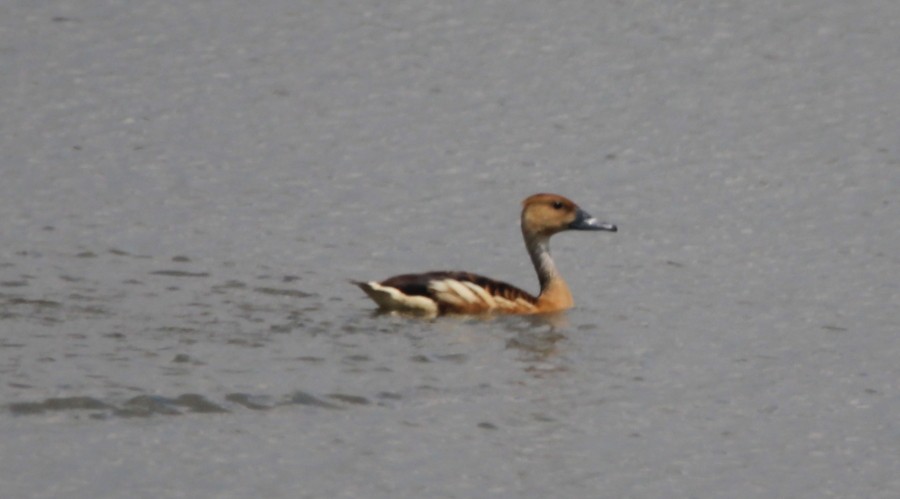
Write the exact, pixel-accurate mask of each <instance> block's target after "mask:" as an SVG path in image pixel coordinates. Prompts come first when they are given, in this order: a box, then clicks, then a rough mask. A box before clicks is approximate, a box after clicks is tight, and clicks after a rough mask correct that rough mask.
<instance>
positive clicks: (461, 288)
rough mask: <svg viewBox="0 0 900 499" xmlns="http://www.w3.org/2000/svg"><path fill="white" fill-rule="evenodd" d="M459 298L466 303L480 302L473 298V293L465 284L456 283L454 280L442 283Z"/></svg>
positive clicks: (475, 297)
mask: <svg viewBox="0 0 900 499" xmlns="http://www.w3.org/2000/svg"><path fill="white" fill-rule="evenodd" d="M444 282H446V283H447V286H449V287H450V288H451V289H452V290H453V291H454V292H455V293H456V294H457V295H459V297H460V298H462V299H463V300H465V301H466V302H468V303H479V302H481V300H480V299H479V298H478V297H477V296H475V293H473V292H472V290H470V289H469V288H468V287H466V285H465V284H463V283H461V282H459V281H457V280H456V279H447V280H446V281H444Z"/></svg>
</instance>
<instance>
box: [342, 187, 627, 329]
mask: <svg viewBox="0 0 900 499" xmlns="http://www.w3.org/2000/svg"><path fill="white" fill-rule="evenodd" d="M521 227H522V237H523V239H524V240H525V248H526V249H527V250H528V254H529V256H531V262H532V264H534V269H535V271H536V272H537V276H538V282H539V283H540V292H539V293H538V294H537V295H536V296H535V295H532V294H530V293H528V292H527V291H524V290H522V289H520V288H517V287H515V286H513V285H512V284H507V283H506V282H503V281H497V280H494V279H491V278H488V277H484V276H481V275H478V274H473V273H471V272H463V271H431V272H424V273H420V274H401V275H395V276H393V277H389V278H387V279H385V280H383V281H367V282H365V281H351V282H352V283H353V284H355V285H357V286H359V288H360V289H362V290H363V291H364V292H365V293H366V294H367V295H368V296H369V297H370V298H371V299H372V300H373V301H374V302H375V303H376V304H377V305H378V307H379V310H380V311H381V312H390V313H400V314H413V315H424V316H438V315H445V314H460V315H481V314H493V313H499V314H546V313H552V312H560V311H563V310H566V309H569V308H572V307H573V306H574V304H575V301H574V300H573V298H572V292H571V291H570V290H569V286H568V284H566V281H565V280H564V279H563V278H562V275H560V273H559V270H558V269H557V268H556V264H555V263H554V262H553V259H552V258H551V257H550V238H551V237H552V236H553V235H555V234H557V233H560V232H563V231H569V230H578V231H608V232H617V231H618V228H617V227H616V225H614V224H611V223H605V222H600V221H598V220H597V219H596V218H594V217H593V216H591V215H590V214H588V213H587V212H586V211H584V210H582V209H581V208H580V207H579V206H578V205H577V204H575V203H574V202H573V201H572V200H570V199H568V198H566V197H564V196H561V195H559V194H549V193H538V194H533V195H531V196H528V197H527V198H525V200H524V201H522V214H521Z"/></svg>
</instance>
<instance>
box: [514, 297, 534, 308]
mask: <svg viewBox="0 0 900 499" xmlns="http://www.w3.org/2000/svg"><path fill="white" fill-rule="evenodd" d="M516 304H518V305H519V306H520V307H523V308H524V309H525V310H537V307H535V306H534V304H533V303H531V302H530V301H528V300H526V299H525V298H516Z"/></svg>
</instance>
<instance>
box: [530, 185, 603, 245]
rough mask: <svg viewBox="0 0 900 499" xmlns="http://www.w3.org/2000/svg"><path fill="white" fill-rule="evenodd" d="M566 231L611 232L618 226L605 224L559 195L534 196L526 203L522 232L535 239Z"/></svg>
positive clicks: (543, 194) (542, 194)
mask: <svg viewBox="0 0 900 499" xmlns="http://www.w3.org/2000/svg"><path fill="white" fill-rule="evenodd" d="M564 230H608V231H611V232H616V230H618V229H617V228H616V226H615V225H613V224H610V223H601V222H600V221H598V220H597V219H596V218H594V217H592V216H591V215H589V214H588V213H587V212H585V211H584V210H582V209H581V208H579V207H578V205H577V204H575V203H574V202H573V201H572V200H570V199H568V198H566V197H564V196H560V195H559V194H545V193H541V194H534V195H531V196H528V197H527V198H525V201H523V202H522V232H524V233H525V234H526V235H531V236H542V237H550V236H552V235H553V234H556V233H557V232H562V231H564Z"/></svg>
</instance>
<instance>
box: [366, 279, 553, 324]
mask: <svg viewBox="0 0 900 499" xmlns="http://www.w3.org/2000/svg"><path fill="white" fill-rule="evenodd" d="M356 284H357V285H358V286H359V287H360V288H362V290H363V291H365V292H366V294H368V295H369V296H370V297H371V298H372V299H373V300H375V302H377V303H378V304H379V305H380V306H381V308H383V309H387V310H399V311H406V312H418V313H424V314H429V315H434V314H448V313H449V314H478V313H488V312H500V313H518V314H521V313H533V312H536V311H537V306H536V305H537V298H535V297H534V296H532V295H531V294H529V293H528V292H526V291H523V290H521V289H519V288H517V287H515V286H513V285H511V284H507V283H505V282H502V281H496V280H494V279H490V278H488V277H484V276H481V275H478V274H472V273H470V272H457V271H437V272H426V273H424V274H403V275H397V276H394V277H391V278H389V279H386V280H384V281H382V282H380V283H379V282H374V281H373V282H357V283H356Z"/></svg>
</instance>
